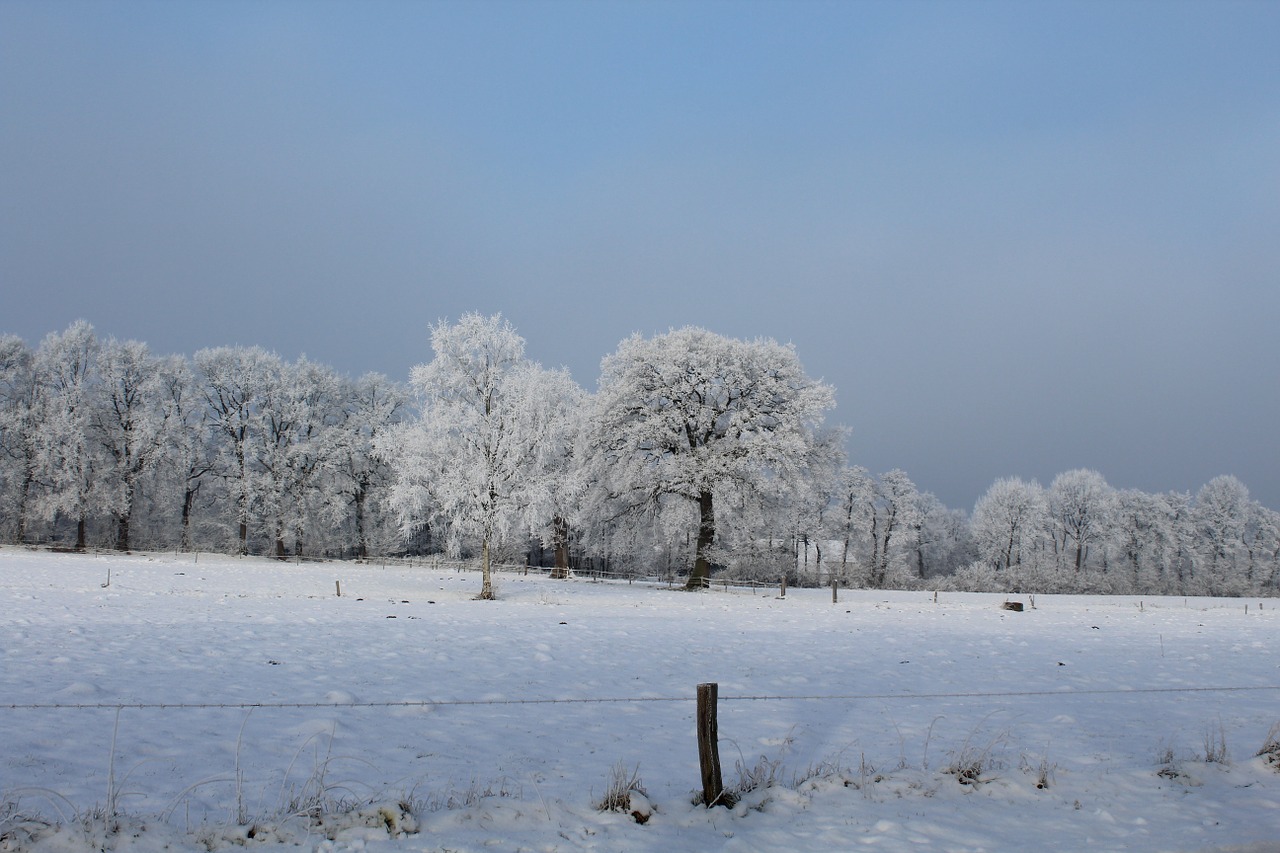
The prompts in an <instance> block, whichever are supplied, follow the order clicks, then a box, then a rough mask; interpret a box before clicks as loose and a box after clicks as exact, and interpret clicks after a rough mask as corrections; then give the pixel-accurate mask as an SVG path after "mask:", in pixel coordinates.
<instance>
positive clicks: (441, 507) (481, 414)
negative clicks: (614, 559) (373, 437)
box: [379, 313, 578, 600]
mask: <svg viewBox="0 0 1280 853" xmlns="http://www.w3.org/2000/svg"><path fill="white" fill-rule="evenodd" d="M431 347H432V349H433V350H434V352H435V358H433V359H432V360H431V362H430V363H428V364H423V365H419V366H417V367H415V368H414V369H413V371H412V373H411V374H410V383H411V385H412V387H413V390H414V391H415V392H416V393H417V395H418V399H419V404H420V407H421V412H422V416H421V418H420V420H418V421H417V422H415V423H411V424H406V425H404V426H403V427H402V428H400V429H397V430H395V431H394V432H392V433H388V434H387V435H386V436H385V437H384V439H383V441H381V442H380V443H379V447H380V448H381V449H382V451H383V453H384V454H385V455H386V456H387V457H388V458H389V459H390V460H391V465H392V470H393V472H394V483H393V485H392V488H391V493H390V498H389V503H390V505H391V506H392V508H393V509H394V510H395V512H396V513H397V515H398V516H399V518H400V519H401V528H402V531H403V532H404V533H405V534H406V535H407V534H409V533H411V532H413V530H414V529H416V528H419V527H421V526H422V525H423V524H425V523H426V522H427V520H428V519H429V518H430V517H431V516H433V515H434V516H438V517H440V518H442V519H443V520H445V521H446V522H447V524H448V526H449V544H450V550H451V551H454V552H457V551H459V550H460V549H461V544H462V540H463V538H464V537H467V536H470V537H474V538H475V539H478V540H479V542H480V564H481V571H482V579H481V589H480V594H479V596H478V597H479V598H481V599H486V600H488V599H493V598H495V594H494V589H493V576H492V558H493V550H494V546H495V544H496V543H497V542H499V541H501V540H502V539H503V538H504V537H506V536H508V535H510V534H511V533H512V532H513V531H516V530H520V531H524V530H526V529H527V527H528V521H529V515H530V509H531V508H532V507H534V506H537V505H539V504H540V496H539V490H540V489H544V488H546V482H545V481H544V477H545V474H546V472H547V471H548V470H549V469H550V468H551V467H552V465H553V462H552V458H551V457H552V456H554V454H555V453H556V452H558V448H559V447H560V446H561V442H560V441H558V440H557V439H556V434H557V431H559V430H562V429H564V428H566V424H567V423H568V422H569V421H570V420H571V419H572V418H575V417H577V416H578V413H577V412H575V411H572V406H573V405H574V403H573V400H572V397H571V396H567V395H566V394H565V391H566V389H567V388H568V387H569V386H570V385H571V382H570V380H569V379H568V375H567V374H566V373H564V372H563V371H548V370H544V369H543V368H542V367H540V366H539V365H537V364H535V363H533V362H531V361H529V360H528V359H526V358H525V355H524V339H523V338H521V337H520V336H519V335H518V334H517V333H516V331H515V329H514V328H513V327H512V326H511V324H510V323H508V322H507V321H506V320H504V319H502V317H501V315H493V316H484V315H481V314H477V313H470V314H466V315H464V316H463V317H462V318H461V319H460V320H459V321H458V322H457V323H456V324H454V325H449V324H448V323H445V322H441V323H438V324H436V325H434V326H432V328H431Z"/></svg>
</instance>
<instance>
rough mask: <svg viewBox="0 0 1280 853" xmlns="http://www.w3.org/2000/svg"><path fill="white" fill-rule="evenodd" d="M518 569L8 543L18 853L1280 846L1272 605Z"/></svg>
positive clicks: (3, 616) (6, 772) (5, 692)
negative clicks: (621, 805)
mask: <svg viewBox="0 0 1280 853" xmlns="http://www.w3.org/2000/svg"><path fill="white" fill-rule="evenodd" d="M108 571H109V572H110V585H109V586H104V584H105V583H106V582H107V577H108ZM335 582H341V588H342V595H341V597H339V596H337V595H336V594H335V592H336V590H335ZM497 585H498V593H499V595H500V596H501V600H500V601H497V602H478V601H472V600H471V596H472V595H474V594H475V592H476V591H477V590H478V589H479V577H478V575H476V574H474V573H470V572H462V573H459V572H456V571H454V570H452V569H447V568H435V569H433V568H430V567H422V566H418V567H415V568H409V567H404V566H394V567H391V566H389V567H387V568H383V567H381V566H378V565H369V566H358V565H352V564H345V563H337V564H305V563H304V564H302V565H296V564H281V563H276V562H272V561H267V560H261V559H255V558H249V559H243V560H240V559H234V558H229V557H222V556H211V555H207V554H204V555H200V556H199V557H198V558H196V557H193V556H192V555H173V554H157V555H151V556H143V555H134V556H98V555H89V556H82V555H59V554H49V553H37V552H31V551H26V550H19V549H0V657H3V669H2V670H0V851H13V850H49V851H55V850H56V851H68V853H74V851H83V850H89V849H103V848H104V847H105V848H106V849H113V848H114V849H122V850H123V849H129V850H141V851H151V850H159V849H162V848H163V849H171V850H172V849H179V850H181V849H206V848H217V847H220V846H230V845H231V844H234V843H237V842H238V843H245V842H246V841H247V840H248V843H250V844H252V845H257V844H267V843H271V842H287V843H289V844H291V845H292V844H301V845H302V846H303V847H304V848H307V849H314V850H323V851H329V850H339V849H365V850H385V851H388V853H399V851H419V850H423V851H439V850H512V851H514V850H530V851H553V850H560V851H565V850H602V851H663V853H680V851H708V850H726V851H755V850H760V851H783V850H787V851H791V850H796V851H830V850H851V849H862V848H864V847H865V848H867V849H874V850H895V851H896V850H926V849H928V850H950V851H980V850H982V851H1005V850H1031V849H1055V850H1174V851H1182V850H1185V851H1198V850H1207V849H1224V848H1225V849H1247V850H1251V851H1253V850H1258V851H1261V850H1280V773H1277V772H1276V770H1275V769H1274V768H1273V767H1271V766H1269V765H1268V764H1267V763H1266V762H1265V761H1264V760H1263V759H1262V758H1257V757H1255V754H1256V753H1257V752H1258V750H1259V749H1260V748H1261V747H1262V746H1263V744H1264V742H1266V740H1267V738H1268V734H1269V732H1270V731H1271V729H1272V726H1273V724H1275V723H1277V722H1280V603H1277V602H1274V601H1265V602H1259V601H1256V600H1253V601H1248V602H1246V601H1241V600H1227V599H1194V598H1193V599H1182V598H1177V599H1156V598H1150V597H1148V598H1144V599H1138V598H1108V599H1104V598H1082V597H1059V596H1052V597H1051V596H1045V597H1037V598H1036V601H1035V605H1036V606H1035V609H1030V602H1029V601H1028V600H1027V599H1026V598H1025V597H1021V598H1019V599H1018V600H1021V601H1024V602H1025V603H1027V605H1028V609H1027V610H1026V611H1025V612H1022V613H1015V612H1011V611H1007V610H1003V609H1002V608H1001V607H1000V605H1001V603H1002V601H1003V600H1004V599H1003V597H1001V596H992V595H961V594H946V593H944V594H942V595H941V596H940V597H939V599H938V600H937V601H936V602H935V601H934V599H933V596H932V595H931V594H923V593H893V592H867V591H842V592H841V594H840V601H839V603H838V604H835V605H833V604H832V602H831V593H830V591H829V590H794V589H793V590H789V591H788V593H787V596H786V598H785V599H779V598H778V597H777V590H776V589H775V590H769V591H768V592H767V593H766V592H763V591H761V592H758V593H756V594H752V593H751V591H749V590H745V589H744V590H731V591H729V592H726V591H724V590H723V589H716V590H714V591H711V592H705V593H700V594H690V593H684V592H678V591H672V590H667V589H664V588H661V587H656V586H653V585H646V584H640V583H637V584H635V585H629V584H626V583H617V584H615V583H595V582H590V581H586V580H581V579H578V580H570V581H567V582H566V581H552V580H548V579H546V578H542V577H533V576H530V577H522V576H518V575H510V574H499V575H498V576H497ZM1246 604H1247V605H1248V609H1247V612H1246ZM700 682H717V683H718V684H719V693H720V697H721V698H720V716H719V730H720V736H721V744H720V749H721V758H722V762H723V765H724V777H725V782H726V784H727V785H730V786H732V785H734V784H735V783H737V782H738V780H739V777H740V773H739V772H738V771H737V770H736V769H735V765H736V764H738V763H740V762H741V763H742V764H744V765H746V766H747V767H748V768H754V767H757V766H760V767H763V768H765V769H771V770H772V773H773V775H774V777H775V778H776V779H777V781H778V784H776V785H774V786H773V787H770V788H767V789H758V790H755V791H753V792H750V793H748V794H746V795H745V796H744V797H743V799H742V801H741V802H740V803H739V804H738V805H737V806H736V807H734V808H733V809H724V808H717V809H712V810H706V809H703V808H701V807H695V806H693V805H692V804H691V795H692V793H693V791H694V790H695V789H697V788H698V787H699V776H698V764H697V744H696V739H695V733H694V709H695V703H694V692H695V687H696V685H697V684H698V683H700ZM1205 688H1224V689H1221V690H1219V689H1205ZM1228 688H1229V689H1228ZM1260 688H1265V689H1260ZM738 697H767V698H738ZM774 697H793V698H774ZM545 700H557V701H545ZM597 700H607V701H597ZM615 700H619V701H615ZM136 705H144V706H148V707H141V708H140V707H130V706H136ZM156 705H177V706H181V707H166V708H158V707H153V706H156ZM240 705H255V706H257V707H253V708H252V709H251V710H250V709H246V708H244V707H238V706H240ZM299 705H300V706H301V707H296V706H299ZM51 706H57V707H51ZM116 706H124V707H123V708H122V709H120V710H117V707H116ZM290 706H294V707H290ZM1223 745H1225V748H1226V751H1227V753H1228V755H1227V760H1226V761H1206V760H1204V759H1205V756H1206V753H1209V754H1211V755H1212V756H1214V757H1216V753H1218V752H1220V751H1221V747H1222V746H1223ZM1170 754H1171V756H1172V761H1171V762H1170V761H1168V758H1169V757H1170ZM619 762H621V763H622V765H623V766H624V767H625V768H626V769H627V771H628V773H630V772H632V771H636V770H638V774H639V778H640V781H641V782H642V783H643V786H644V788H645V790H646V791H647V792H648V800H649V801H651V802H652V803H653V804H654V806H655V808H656V812H655V813H654V815H653V816H652V818H651V819H650V820H649V821H648V823H646V824H644V825H639V824H637V823H635V822H634V821H633V820H632V819H631V818H630V817H629V816H628V815H624V814H619V813H601V812H598V811H596V809H595V808H594V804H595V803H596V802H597V801H598V800H599V799H600V798H601V797H602V795H603V794H604V791H605V788H606V785H607V780H608V777H609V773H610V770H611V768H613V767H614V766H615V765H617V764H618V763H619ZM955 765H965V766H975V768H976V769H978V770H979V771H980V772H979V775H978V779H977V781H976V783H975V784H961V782H960V781H959V780H958V778H957V776H956V775H955V774H953V773H949V772H948V770H949V768H952V767H953V766H955ZM365 806H368V807H367V808H361V807H365ZM315 807H319V811H322V812H323V813H324V814H325V817H324V819H323V821H316V820H312V819H310V818H308V817H307V816H306V813H307V812H308V810H311V809H313V808H315ZM406 807H407V808H406ZM111 811H115V812H116V813H117V814H118V815H119V817H116V818H111V817H109V815H108V813H109V812H111ZM34 818H39V820H36V819H34ZM51 822H59V823H61V824H62V826H61V828H60V829H53V828H50V827H49V826H48V824H49V823H51ZM406 830H416V831H406ZM250 838H251V840H249V839H250Z"/></svg>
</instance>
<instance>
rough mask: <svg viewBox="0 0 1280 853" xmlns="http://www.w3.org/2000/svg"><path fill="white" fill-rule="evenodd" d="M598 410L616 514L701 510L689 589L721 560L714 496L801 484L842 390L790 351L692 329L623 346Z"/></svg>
mask: <svg viewBox="0 0 1280 853" xmlns="http://www.w3.org/2000/svg"><path fill="white" fill-rule="evenodd" d="M596 404H597V405H596V409H595V415H594V419H593V425H592V449H593V457H594V458H593V463H594V465H595V468H594V473H595V477H596V481H597V483H598V484H599V485H600V487H601V488H602V489H603V490H604V494H605V495H606V496H607V497H608V498H609V499H610V500H611V501H613V502H614V503H615V504H617V505H620V506H621V509H620V510H619V511H620V512H632V513H635V514H641V513H643V512H646V511H648V512H656V511H658V509H659V508H660V506H661V505H662V504H664V503H665V502H668V501H672V500H674V501H677V502H680V503H683V504H684V505H685V506H687V507H689V508H692V509H694V510H695V517H696V537H695V538H696V546H695V548H694V554H693V558H694V559H693V566H692V570H691V571H690V574H689V581H688V586H689V588H691V589H692V588H698V587H702V586H706V585H707V583H708V577H709V575H710V572H711V565H712V563H713V562H714V557H713V554H714V551H715V548H716V545H717V534H718V528H717V517H716V509H717V499H718V498H725V497H728V496H729V495H730V494H731V493H735V492H736V493H741V494H744V495H750V494H759V493H762V492H767V491H769V490H771V489H774V488H776V487H777V485H778V484H782V485H784V486H788V487H794V486H798V485H799V484H800V483H801V482H802V481H803V479H804V477H805V476H806V475H807V473H808V470H807V468H808V466H809V464H810V463H811V461H812V459H813V448H814V444H815V438H816V436H817V435H818V434H819V429H820V427H821V425H822V420H823V417H824V416H825V413H826V411H827V410H828V409H830V408H831V407H832V405H833V404H834V393H833V391H832V389H831V387H830V386H828V385H826V384H824V383H822V382H819V381H816V380H814V379H810V378H809V377H808V376H807V375H805V372H804V369H803V368H802V367H801V365H800V359H799V358H798V357H797V356H796V353H795V350H794V348H792V347H790V346H783V345H781V344H778V343H776V342H774V341H772V340H755V341H741V340H735V339H732V338H726V337H723V336H721V335H717V334H714V333H712V332H709V331H707V330H705V329H700V328H695V327H686V328H683V329H678V330H675V331H671V332H668V333H667V334H664V335H657V336H655V337H652V338H647V339H646V338H644V337H642V336H640V335H638V334H637V335H632V336H631V337H629V338H627V339H626V340H624V341H623V342H622V343H621V344H620V345H619V347H618V350H617V351H616V352H615V353H613V354H612V355H610V356H607V357H606V358H605V359H604V360H603V362H602V363H601V376H600V383H599V389H598V392H597V395H596Z"/></svg>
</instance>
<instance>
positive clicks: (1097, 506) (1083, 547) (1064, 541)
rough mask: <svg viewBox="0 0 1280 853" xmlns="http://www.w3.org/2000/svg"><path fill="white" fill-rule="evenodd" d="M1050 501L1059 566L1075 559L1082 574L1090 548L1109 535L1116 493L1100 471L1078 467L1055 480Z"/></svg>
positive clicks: (1051, 484) (1049, 520) (1050, 486)
mask: <svg viewBox="0 0 1280 853" xmlns="http://www.w3.org/2000/svg"><path fill="white" fill-rule="evenodd" d="M1047 498H1048V513H1049V514H1048V522H1049V525H1050V533H1051V535H1052V537H1053V547H1054V553H1056V554H1057V555H1058V561H1059V565H1060V566H1062V565H1064V563H1065V560H1066V559H1073V562H1074V565H1075V570H1076V573H1077V574H1079V572H1080V571H1081V570H1082V569H1083V568H1084V565H1085V561H1086V559H1087V557H1088V554H1089V546H1090V545H1092V544H1094V543H1095V542H1098V541H1100V540H1102V539H1103V538H1104V536H1105V534H1106V533H1107V530H1108V525H1109V524H1110V522H1111V512H1112V507H1113V505H1114V502H1115V497H1114V492H1113V490H1112V488H1111V487H1110V486H1108V485H1107V481H1106V480H1105V479H1103V477H1102V475H1101V474H1099V473H1098V472H1097V471H1091V470H1088V469H1086V468H1077V469H1075V470H1074V471H1066V472H1064V473H1062V474H1059V475H1058V476H1056V477H1054V478H1053V482H1052V483H1050V484H1049V491H1048V493H1047Z"/></svg>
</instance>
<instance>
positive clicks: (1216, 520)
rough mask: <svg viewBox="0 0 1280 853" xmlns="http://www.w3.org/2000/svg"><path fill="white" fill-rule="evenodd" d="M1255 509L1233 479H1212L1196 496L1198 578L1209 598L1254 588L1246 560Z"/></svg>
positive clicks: (1194, 520) (1250, 567)
mask: <svg viewBox="0 0 1280 853" xmlns="http://www.w3.org/2000/svg"><path fill="white" fill-rule="evenodd" d="M1256 520H1257V508H1256V506H1255V504H1254V502H1253V501H1252V500H1251V499H1250V497H1249V489H1248V487H1246V486H1245V484H1244V483H1242V482H1240V480H1239V479H1238V478H1236V477H1233V476H1230V475H1223V476H1221V477H1214V478H1213V479H1212V480H1210V481H1209V482H1208V483H1206V484H1205V485H1204V486H1203V487H1202V488H1201V489H1200V491H1199V492H1197V493H1196V499H1195V504H1194V506H1193V508H1192V521H1193V524H1194V530H1195V541H1196V550H1197V555H1198V557H1199V568H1198V571H1197V575H1198V577H1199V581H1200V584H1201V585H1202V588H1203V591H1204V592H1206V593H1208V594H1209V595H1239V594H1241V593H1243V592H1246V591H1249V589H1250V588H1251V587H1252V586H1253V577H1252V566H1251V565H1250V563H1249V561H1248V559H1247V557H1248V554H1249V541H1250V539H1251V538H1252V537H1253V534H1254V533H1255V531H1256Z"/></svg>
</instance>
